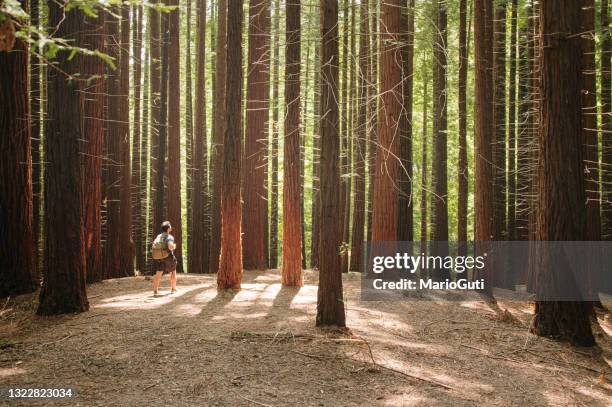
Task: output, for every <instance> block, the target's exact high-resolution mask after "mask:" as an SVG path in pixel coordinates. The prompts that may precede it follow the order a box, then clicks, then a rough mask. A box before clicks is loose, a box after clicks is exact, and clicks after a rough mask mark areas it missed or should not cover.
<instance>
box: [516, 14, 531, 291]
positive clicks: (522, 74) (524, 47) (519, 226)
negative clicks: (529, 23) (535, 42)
mask: <svg viewBox="0 0 612 407" xmlns="http://www.w3.org/2000/svg"><path fill="white" fill-rule="evenodd" d="M527 41H528V28H527V27H526V26H523V27H521V30H520V32H519V37H518V48H519V54H518V58H517V63H518V115H517V121H518V126H517V136H516V199H515V202H516V204H515V205H516V209H515V213H516V215H515V218H516V232H515V237H514V239H516V240H519V241H523V240H527V239H528V238H529V225H528V216H529V200H528V188H529V168H528V167H529V131H530V129H529V80H530V77H529V74H530V73H529V60H528V58H529V50H528V48H529V45H528V43H527ZM522 269H523V270H524V269H526V267H523V268H522ZM518 282H521V283H522V282H524V279H522V281H518Z"/></svg>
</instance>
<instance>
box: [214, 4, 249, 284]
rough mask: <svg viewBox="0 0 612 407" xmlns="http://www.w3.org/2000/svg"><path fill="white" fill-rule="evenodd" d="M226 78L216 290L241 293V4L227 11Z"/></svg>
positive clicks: (229, 7)
mask: <svg viewBox="0 0 612 407" xmlns="http://www.w3.org/2000/svg"><path fill="white" fill-rule="evenodd" d="M227 11H228V12H227V54H226V55H227V56H226V58H227V59H226V62H227V77H226V82H225V86H226V92H227V93H226V95H225V96H226V97H225V113H226V114H225V118H224V119H225V137H224V140H223V180H224V182H223V189H222V192H221V255H220V257H219V273H218V275H217V287H218V288H220V289H228V288H229V289H240V283H241V281H242V239H241V231H240V229H241V223H242V222H241V219H242V207H241V203H240V178H241V168H240V167H241V164H242V159H241V157H242V153H241V149H242V148H241V147H242V146H241V144H242V137H241V135H242V114H241V111H242V107H241V105H242V103H241V100H242V99H241V98H242V46H241V44H242V18H243V11H242V1H239V0H229V1H228V8H227Z"/></svg>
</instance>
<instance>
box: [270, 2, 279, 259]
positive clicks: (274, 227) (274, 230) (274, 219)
mask: <svg viewBox="0 0 612 407" xmlns="http://www.w3.org/2000/svg"><path fill="white" fill-rule="evenodd" d="M280 14H281V11H280V0H275V1H274V30H273V33H274V46H273V49H274V76H273V77H272V106H273V107H272V121H273V125H272V126H273V127H272V143H271V152H270V155H271V157H272V177H271V181H270V182H271V184H272V187H271V193H270V198H271V205H270V206H271V207H270V268H271V269H275V268H277V267H278V155H279V147H278V145H279V137H280V115H279V107H280V102H279V88H280V85H279V82H280V53H279V49H280Z"/></svg>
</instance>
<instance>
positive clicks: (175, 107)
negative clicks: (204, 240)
mask: <svg viewBox="0 0 612 407" xmlns="http://www.w3.org/2000/svg"><path fill="white" fill-rule="evenodd" d="M168 4H169V5H175V6H178V0H173V1H172V2H171V3H168ZM179 14H180V11H179V10H178V7H177V9H175V10H174V11H171V12H170V13H169V15H168V220H169V221H170V223H172V231H173V233H172V235H173V236H174V243H175V244H176V249H175V250H174V255H175V256H176V260H177V262H178V263H177V267H176V270H177V272H178V273H182V272H183V255H182V253H183V245H182V243H183V226H182V222H183V218H182V215H181V87H180V79H181V72H180V41H179V32H180V23H179Z"/></svg>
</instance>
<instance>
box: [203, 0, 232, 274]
mask: <svg viewBox="0 0 612 407" xmlns="http://www.w3.org/2000/svg"><path fill="white" fill-rule="evenodd" d="M227 2H228V0H219V3H217V38H216V40H217V52H216V65H215V78H214V79H215V95H214V96H215V103H214V109H215V110H214V112H213V136H212V137H213V141H212V143H211V169H212V185H211V213H210V217H211V224H210V256H209V260H210V266H209V267H208V272H210V273H216V272H217V271H218V270H219V254H220V250H221V195H222V193H221V191H222V187H223V141H224V134H225V118H226V114H225V113H226V112H225V76H226V69H227V68H226V65H227V64H226V58H227V54H226V52H224V51H223V50H225V48H226V42H227Z"/></svg>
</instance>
